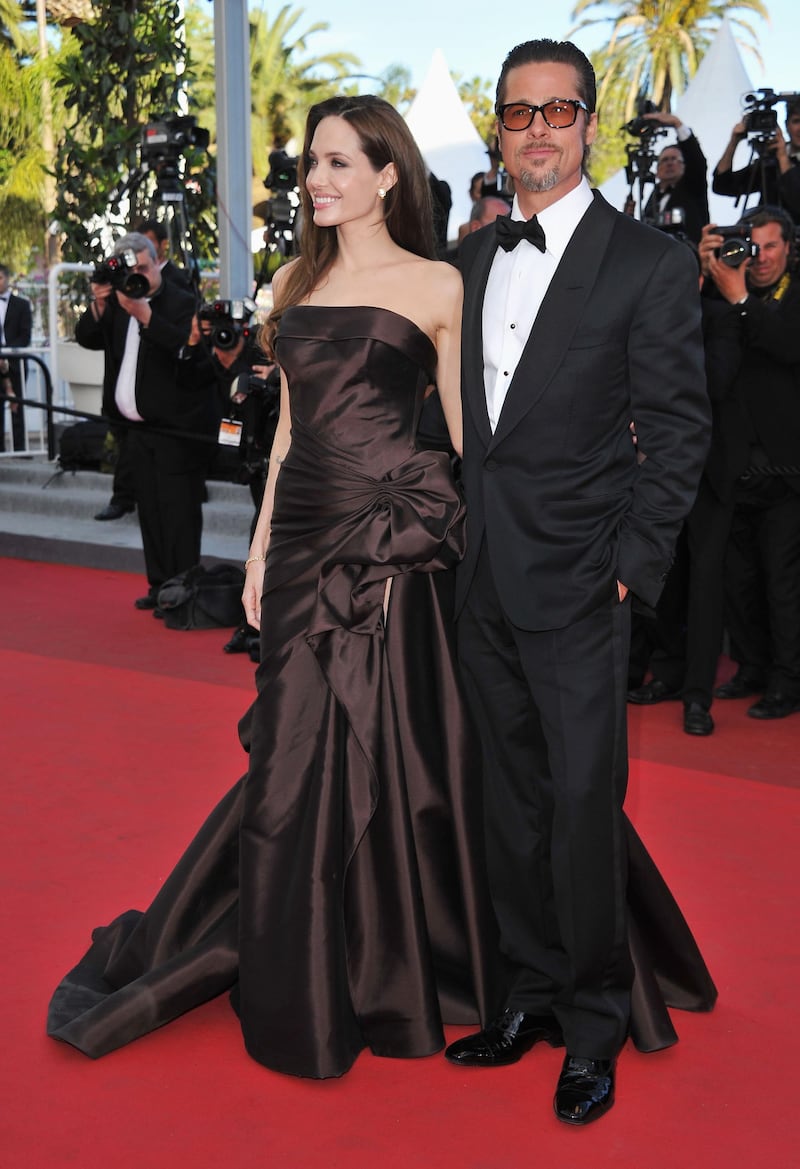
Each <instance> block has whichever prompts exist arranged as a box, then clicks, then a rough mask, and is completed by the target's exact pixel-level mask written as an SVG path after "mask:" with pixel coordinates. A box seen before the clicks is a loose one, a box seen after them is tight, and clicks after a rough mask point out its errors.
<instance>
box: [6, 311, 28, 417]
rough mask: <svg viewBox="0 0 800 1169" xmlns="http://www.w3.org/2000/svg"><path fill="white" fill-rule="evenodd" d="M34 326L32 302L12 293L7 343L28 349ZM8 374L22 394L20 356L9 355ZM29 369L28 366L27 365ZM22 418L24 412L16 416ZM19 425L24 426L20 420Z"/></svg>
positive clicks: (8, 312) (7, 316)
mask: <svg viewBox="0 0 800 1169" xmlns="http://www.w3.org/2000/svg"><path fill="white" fill-rule="evenodd" d="M32 328H33V313H32V311H31V302H30V301H29V300H28V299H27V298H26V297H24V296H17V295H16V294H15V293H13V292H12V293H11V295H10V296H9V298H8V304H7V305H6V319H5V322H4V323H3V338H4V341H5V345H6V346H7V347H8V348H9V349H26V348H27V347H28V346H29V345H30V343H31V331H32ZM7 360H8V376H9V379H10V381H11V386H12V388H13V390H14V393H15V394H17V395H18V396H19V395H21V394H22V369H21V365H22V362H21V360H20V358H18V357H9V358H8V359H7ZM26 369H27V366H26ZM16 417H17V418H19V419H21V417H22V414H21V413H20V414H19V415H17V416H16ZM17 425H18V426H19V427H21V426H22V423H21V422H18V423H17Z"/></svg>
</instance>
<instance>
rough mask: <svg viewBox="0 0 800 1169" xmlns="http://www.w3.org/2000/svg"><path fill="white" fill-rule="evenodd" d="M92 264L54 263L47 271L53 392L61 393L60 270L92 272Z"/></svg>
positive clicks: (55, 393)
mask: <svg viewBox="0 0 800 1169" xmlns="http://www.w3.org/2000/svg"><path fill="white" fill-rule="evenodd" d="M93 270H94V268H93V265H92V264H54V265H53V267H52V268H51V269H50V271H49V272H48V273H47V316H48V319H49V328H48V332H49V335H50V377H51V379H52V382H53V394H54V395H58V394H60V393H61V375H60V373H59V369H58V281H59V278H60V276H61V273H62V272H92V271H93Z"/></svg>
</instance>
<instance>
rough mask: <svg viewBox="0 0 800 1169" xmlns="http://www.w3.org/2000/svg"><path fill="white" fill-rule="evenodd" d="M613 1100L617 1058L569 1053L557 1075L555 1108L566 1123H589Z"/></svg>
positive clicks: (606, 1109)
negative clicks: (584, 1056)
mask: <svg viewBox="0 0 800 1169" xmlns="http://www.w3.org/2000/svg"><path fill="white" fill-rule="evenodd" d="M613 1103H614V1060H613V1059H581V1058H580V1057H579V1056H576V1055H569V1054H567V1056H566V1058H565V1060H564V1064H563V1066H562V1068H561V1075H560V1076H559V1077H558V1084H557V1085H556V1094H555V1096H554V1098H553V1108H554V1109H555V1114H556V1116H557V1117H558V1119H559V1120H563V1121H564V1123H565V1124H590V1123H591V1122H592V1121H593V1120H599V1119H600V1117H601V1116H603V1115H604V1114H605V1113H606V1112H608V1110H609V1108H610V1107H611V1105H612V1104H613Z"/></svg>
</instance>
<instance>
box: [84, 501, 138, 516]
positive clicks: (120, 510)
mask: <svg viewBox="0 0 800 1169" xmlns="http://www.w3.org/2000/svg"><path fill="white" fill-rule="evenodd" d="M133 510H134V508H133V504H131V505H130V507H126V506H125V505H124V504H122V503H113V502H112V503H107V504H106V506H105V507H104V508H103V509H102V511H99V512H98V513H97V515H96V516H95V517H94V518H95V519H96V520H121V519H122V517H123V516H124V515H128V514H129V513H130V512H132V511H133Z"/></svg>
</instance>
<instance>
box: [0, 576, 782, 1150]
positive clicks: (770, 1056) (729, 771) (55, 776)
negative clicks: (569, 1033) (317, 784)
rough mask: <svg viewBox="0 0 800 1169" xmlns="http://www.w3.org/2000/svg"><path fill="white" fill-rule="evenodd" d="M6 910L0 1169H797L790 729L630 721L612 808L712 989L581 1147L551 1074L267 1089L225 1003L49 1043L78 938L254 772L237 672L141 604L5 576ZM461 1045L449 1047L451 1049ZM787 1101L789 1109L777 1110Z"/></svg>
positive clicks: (628, 1058) (94, 583)
mask: <svg viewBox="0 0 800 1169" xmlns="http://www.w3.org/2000/svg"><path fill="white" fill-rule="evenodd" d="M0 564H1V566H2V583H1V584H0V598H1V599H2V610H0V611H2V614H3V617H2V626H1V627H0V664H1V665H2V679H3V681H2V692H1V694H0V697H2V703H3V706H2V709H3V720H4V728H5V734H4V744H5V749H4V789H5V791H4V795H5V799H4V810H5V815H4V817H3V840H2V862H0V863H2V869H3V874H4V878H5V886H6V893H5V896H4V898H3V901H2V914H3V917H4V919H5V920H4V923H3V924H4V931H3V937H4V938H5V941H6V953H5V963H4V965H5V984H6V988H7V990H6V993H7V1003H8V1007H9V1010H8V1012H7V1021H6V1026H5V1029H4V1030H5V1040H4V1042H3V1045H2V1051H3V1079H2V1103H3V1110H2V1119H0V1149H2V1154H0V1165H2V1166H6V1165H8V1166H14V1167H15V1169H16V1167H20V1169H61V1167H62V1166H71V1165H76V1166H78V1165H80V1166H81V1167H82V1169H95V1167H97V1169H100V1167H101V1166H102V1167H103V1169H106V1167H107V1166H112V1167H113V1169H167V1167H169V1169H184V1167H188V1169H211V1167H212V1166H213V1167H214V1169H217V1167H224V1169H251V1167H253V1169H256V1167H258V1169H262V1167H265V1166H268V1167H270V1169H338V1167H340V1166H341V1167H343V1169H344V1167H347V1169H367V1167H368V1166H369V1167H373V1166H378V1167H380V1169H395V1167H397V1169H399V1167H401V1166H402V1167H403V1169H408V1167H409V1166H423V1167H425V1169H427V1167H428V1166H437V1167H439V1166H441V1167H443V1169H448V1167H451V1166H452V1167H453V1169H455V1167H458V1169H523V1167H524V1169H528V1167H529V1166H530V1167H531V1169H566V1167H567V1166H571V1165H573V1164H575V1165H580V1166H591V1167H592V1169H606V1167H608V1169H611V1167H612V1166H613V1167H614V1169H674V1167H675V1166H676V1165H679V1166H682V1167H683V1169H717V1167H722V1166H725V1167H726V1169H753V1167H756V1166H762V1165H764V1166H766V1165H770V1166H771V1165H777V1166H787V1167H789V1166H792V1165H794V1164H796V1163H797V1155H796V1150H795V1145H796V1140H795V1137H794V1126H795V1117H796V1114H797V1105H796V1102H795V1101H794V1097H793V1091H794V1083H795V1079H796V1077H795V1074H794V1062H795V1051H796V1050H797V1047H798V1039H799V1038H800V1035H798V1031H799V1030H800V1028H798V1021H797V1020H798V1012H797V1007H796V986H797V978H798V971H799V970H800V952H799V951H800V944H799V943H798V941H797V920H798V879H797V875H796V869H797V866H796V852H797V841H798V839H799V836H798V808H799V807H800V794H799V793H798V791H797V787H798V785H800V775H799V774H798V759H799V758H800V716H798V717H795V718H789V719H786V720H784V721H783V722H782V723H776V724H772V725H767V726H766V727H763V726H761V725H760V724H756V723H754V722H753V720H750V719H747V718H746V717H745V716H744V710H745V708H746V704H744V703H727V704H724V703H718V704H717V705H716V706H715V709H714V714H715V717H716V718H717V722H718V731H717V733H716V734H715V735H714V736H712V737H711V738H710V739H707V740H698V741H693V740H690V739H688V737H687V736H685V735H683V734H682V732H681V731H680V728H679V722H678V716H679V712H680V707H679V705H677V704H674V703H669V704H664V705H662V706H660V707H656V708H653V709H650V710H647V709H644V710H643V709H638V710H635V711H632V712H631V738H632V744H633V748H634V751H635V753H636V756H637V758H636V759H635V761H634V765H633V769H632V781H631V790H630V796H629V801H628V810H629V812H630V814H631V816H632V819H633V820H634V822H635V823H636V825H637V827H638V828H639V830H640V831H641V833H642V835H643V837H644V839H645V841H646V842H647V844H648V846H649V847H650V849H651V851H652V853H653V855H654V856H655V858H656V860H657V861H658V863H659V864H660V866H661V868H662V871H663V873H664V875H665V877H666V878H667V880H668V881H669V883H670V884H671V886H672V888H673V890H674V891H675V893H676V894H677V896H678V899H679V901H680V902H681V904H682V906H683V908H684V911H685V912H686V915H687V917H688V919H689V921H690V923H691V924H692V926H693V928H694V930H695V932H696V934H697V936H698V939H699V940H700V942H701V945H702V947H703V950H704V953H705V955H706V957H707V959H708V962H709V965H710V967H711V970H712V973H713V974H714V977H715V978H716V980H717V983H718V986H719V990H720V1001H719V1005H718V1007H717V1009H716V1010H715V1011H714V1012H713V1014H711V1015H701V1016H692V1015H687V1014H685V1013H682V1012H675V1016H674V1017H675V1021H676V1025H677V1028H678V1031H679V1034H680V1036H681V1041H680V1043H679V1044H678V1045H677V1046H676V1047H675V1048H672V1049H671V1050H670V1051H667V1052H662V1053H660V1054H657V1055H649V1056H648V1055H639V1054H638V1053H636V1052H635V1051H633V1050H632V1049H631V1048H630V1047H629V1048H626V1050H625V1051H624V1052H623V1054H622V1056H621V1058H620V1062H619V1072H618V1102H617V1105H616V1107H615V1108H614V1110H613V1111H612V1112H611V1113H610V1114H609V1116H608V1117H606V1118H605V1119H604V1120H603V1121H602V1122H601V1123H600V1124H598V1125H597V1126H595V1127H593V1128H589V1129H587V1130H586V1131H579V1130H572V1129H569V1128H567V1127H566V1126H564V1125H560V1124H559V1123H558V1122H557V1121H556V1120H555V1119H554V1117H553V1116H552V1112H551V1106H550V1098H551V1095H552V1090H553V1086H554V1083H555V1079H556V1076H557V1073H558V1068H559V1065H560V1059H561V1056H560V1054H559V1053H558V1052H556V1051H551V1050H550V1049H549V1048H545V1049H537V1050H536V1051H535V1052H533V1053H532V1054H531V1055H530V1056H528V1057H527V1058H526V1059H525V1060H523V1061H522V1063H520V1064H519V1065H517V1066H515V1067H512V1068H506V1069H498V1070H496V1071H493V1072H485V1073H481V1072H474V1073H472V1074H468V1073H467V1072H465V1071H458V1070H457V1069H455V1068H452V1067H450V1066H449V1065H448V1064H446V1063H445V1061H444V1060H443V1059H441V1057H432V1058H430V1059H427V1060H422V1061H411V1062H402V1061H392V1060H381V1059H375V1058H373V1057H372V1056H371V1055H369V1054H365V1055H362V1056H361V1057H360V1058H359V1060H358V1062H357V1064H356V1066H355V1068H354V1069H353V1070H352V1072H350V1074H349V1075H347V1076H346V1077H344V1078H343V1079H342V1080H339V1081H327V1082H324V1083H315V1082H309V1081H298V1080H294V1079H291V1078H287V1077H282V1076H278V1075H275V1074H273V1073H270V1072H267V1071H265V1070H264V1069H263V1068H261V1067H259V1066H258V1065H257V1064H255V1063H253V1061H251V1060H250V1059H249V1058H248V1057H247V1056H246V1055H245V1054H244V1051H243V1049H242V1045H241V1040H240V1036H239V1030H238V1025H237V1023H236V1020H235V1017H234V1015H233V1013H232V1011H231V1010H230V1007H229V1006H228V1003H227V1001H226V1000H225V999H220V1000H217V1001H216V1002H214V1003H212V1004H209V1005H208V1006H207V1007H204V1008H201V1009H200V1010H198V1011H195V1012H193V1013H192V1014H191V1015H189V1016H186V1017H184V1018H183V1019H181V1020H179V1021H178V1022H177V1023H174V1024H172V1025H170V1026H169V1027H167V1028H165V1029H164V1030H162V1031H160V1032H158V1033H156V1034H154V1035H152V1036H149V1037H147V1038H146V1039H143V1040H140V1041H139V1042H137V1043H135V1044H133V1045H132V1046H130V1047H128V1048H126V1049H124V1050H122V1051H120V1052H117V1053H115V1054H113V1055H111V1056H109V1057H107V1058H106V1059H104V1060H101V1061H99V1062H97V1063H93V1062H91V1061H89V1060H87V1059H86V1058H85V1057H83V1056H81V1055H79V1054H78V1053H77V1052H75V1051H73V1050H72V1049H71V1048H68V1047H64V1046H61V1045H59V1044H56V1043H53V1042H52V1041H51V1040H48V1039H47V1038H46V1037H45V1035H44V1014H45V1009H46V1005H47V1000H48V998H49V995H50V992H51V990H52V988H53V986H54V985H55V983H56V981H57V980H58V978H59V977H60V976H61V975H62V973H63V972H64V971H65V970H66V968H67V967H68V966H70V965H71V964H73V962H74V961H75V960H77V958H78V957H79V955H80V953H81V952H82V950H83V948H84V947H85V944H86V942H87V939H88V935H89V931H90V929H91V927H92V926H93V925H95V924H98V923H100V922H103V921H105V920H107V919H108V918H110V917H111V916H113V915H114V914H116V913H117V912H119V911H120V910H121V909H123V908H127V907H128V906H144V905H145V904H146V903H147V902H148V901H149V900H150V899H151V897H152V895H153V893H154V892H155V890H156V888H157V887H158V884H159V882H160V881H161V880H162V879H163V877H164V876H165V874H166V872H167V871H168V869H169V868H170V867H171V865H172V864H173V862H174V860H175V859H176V858H177V855H178V853H179V851H180V850H181V848H182V846H183V844H184V843H185V842H186V841H187V840H188V839H189V837H190V836H191V835H192V833H193V831H194V829H195V827H196V826H197V825H198V823H199V822H200V820H201V819H202V818H203V817H204V816H205V814H206V812H207V811H208V810H209V808H210V807H211V805H212V804H213V803H214V802H215V800H216V799H217V798H218V796H219V795H220V794H221V793H222V791H224V790H225V789H226V788H227V787H229V786H230V785H231V784H232V783H233V782H234V781H235V780H236V779H237V778H238V776H239V774H240V772H241V771H242V770H243V769H244V762H243V761H244V756H243V754H242V752H241V750H240V748H239V745H238V742H237V739H236V722H237V719H238V718H239V716H240V715H241V714H242V713H243V711H244V710H245V708H246V706H247V704H248V703H249V701H250V690H251V684H252V669H253V667H252V665H251V664H250V663H249V661H247V660H246V659H245V658H243V657H241V656H237V657H228V656H226V655H224V654H223V653H222V652H221V647H222V644H223V643H224V641H225V640H226V634H225V632H224V631H223V632H220V633H214V632H212V633H179V632H175V631H171V630H167V629H165V628H164V627H163V625H162V624H161V623H160V622H157V621H154V620H153V618H152V616H151V615H150V614H148V613H139V612H136V611H135V610H134V609H133V608H132V600H133V598H134V597H135V596H136V595H138V592H140V591H141V583H142V582H141V580H140V579H138V578H136V577H133V576H129V575H126V574H121V573H111V572H98V571H93V570H88V569H76V568H66V567H61V566H57V565H49V564H33V563H26V562H18V561H12V560H3V561H2V562H0ZM459 1033H461V1032H459V1031H458V1030H457V1029H452V1030H451V1032H450V1037H451V1038H452V1037H455V1036H456V1035H457V1034H459ZM784 1097H788V1098H784Z"/></svg>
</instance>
